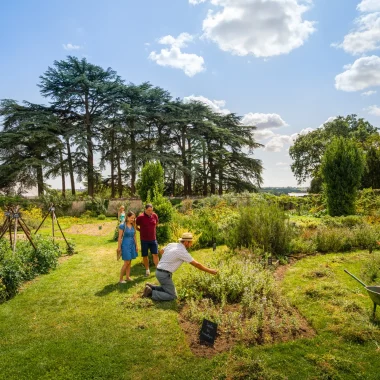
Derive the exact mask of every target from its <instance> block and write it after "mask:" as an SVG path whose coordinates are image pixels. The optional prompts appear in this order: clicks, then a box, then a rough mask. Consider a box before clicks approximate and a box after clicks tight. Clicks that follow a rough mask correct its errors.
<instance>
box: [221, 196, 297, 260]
mask: <svg viewBox="0 0 380 380" xmlns="http://www.w3.org/2000/svg"><path fill="white" fill-rule="evenodd" d="M230 227H231V228H230V229H229V231H228V232H227V235H228V236H227V241H226V243H227V245H228V246H229V247H230V248H232V249H235V248H241V247H245V248H250V249H254V248H258V249H260V250H262V252H265V253H271V254H273V255H275V256H284V255H285V254H286V253H288V252H289V249H290V241H291V239H292V237H293V232H294V231H293V229H294V227H293V225H292V224H290V223H289V219H288V217H287V216H286V214H285V212H284V211H282V210H280V208H279V207H278V206H277V205H276V204H268V203H266V202H258V203H256V204H254V205H250V206H247V207H240V209H239V217H238V219H237V221H236V224H234V225H232V226H230Z"/></svg>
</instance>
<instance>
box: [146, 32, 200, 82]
mask: <svg viewBox="0 0 380 380" xmlns="http://www.w3.org/2000/svg"><path fill="white" fill-rule="evenodd" d="M193 39H194V38H193V36H191V35H190V34H188V33H181V34H180V35H179V36H178V37H177V38H174V37H172V36H170V35H168V36H165V37H162V38H161V39H160V40H159V41H158V42H159V43H160V44H163V45H170V48H168V49H161V51H160V53H156V52H155V51H152V52H151V53H150V54H149V59H151V60H152V61H155V62H156V63H157V64H158V65H160V66H169V67H174V68H176V69H181V70H183V71H184V73H185V74H186V75H187V76H189V77H192V76H194V75H195V74H198V73H200V72H202V71H204V70H205V67H204V59H203V57H201V56H199V55H196V54H188V53H183V52H182V51H181V48H184V47H186V46H187V43H188V42H192V41H193Z"/></svg>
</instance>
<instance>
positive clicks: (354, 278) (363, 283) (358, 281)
mask: <svg viewBox="0 0 380 380" xmlns="http://www.w3.org/2000/svg"><path fill="white" fill-rule="evenodd" d="M344 271H345V272H346V273H347V274H349V275H350V276H351V277H353V278H354V279H355V280H356V281H358V282H360V283H361V284H362V285H363V286H364V287H365V288H366V287H367V285H366V284H365V283H364V282H363V281H360V280H359V279H358V278H357V277H355V276H354V275H353V274H352V273H350V272H349V271H348V270H347V269H345V270H344Z"/></svg>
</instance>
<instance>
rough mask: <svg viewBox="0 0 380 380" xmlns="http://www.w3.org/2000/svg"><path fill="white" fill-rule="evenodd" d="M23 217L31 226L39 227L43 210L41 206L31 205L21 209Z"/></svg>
mask: <svg viewBox="0 0 380 380" xmlns="http://www.w3.org/2000/svg"><path fill="white" fill-rule="evenodd" d="M21 217H22V219H23V220H24V221H25V223H26V225H27V226H28V227H29V228H34V229H37V228H38V226H39V225H40V223H41V222H42V219H43V216H42V210H41V209H40V208H39V207H31V208H29V209H28V210H22V211H21Z"/></svg>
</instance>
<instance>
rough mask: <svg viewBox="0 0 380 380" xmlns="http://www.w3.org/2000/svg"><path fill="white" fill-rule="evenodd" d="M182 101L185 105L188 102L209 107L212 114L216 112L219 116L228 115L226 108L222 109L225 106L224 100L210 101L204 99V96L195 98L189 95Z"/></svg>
mask: <svg viewBox="0 0 380 380" xmlns="http://www.w3.org/2000/svg"><path fill="white" fill-rule="evenodd" d="M183 101H184V102H185V103H189V102H192V101H193V102H201V103H204V104H206V105H207V106H209V107H210V108H211V109H212V110H213V111H214V112H218V113H221V114H229V113H230V111H229V110H228V109H227V108H223V107H224V106H225V105H226V101H225V100H210V99H208V98H206V97H205V96H201V95H199V96H196V95H190V96H185V97H184V98H183Z"/></svg>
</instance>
